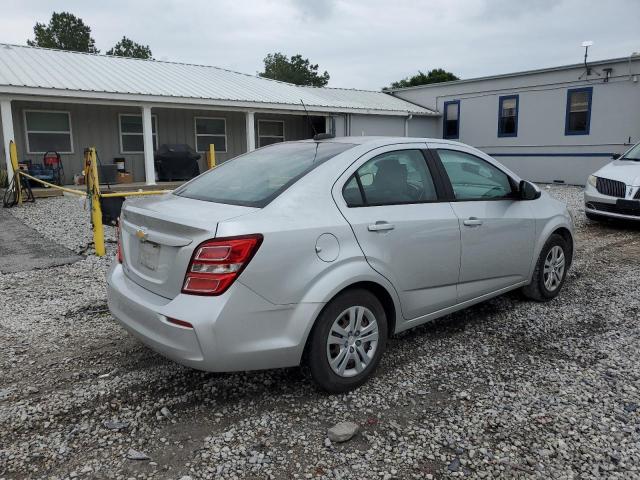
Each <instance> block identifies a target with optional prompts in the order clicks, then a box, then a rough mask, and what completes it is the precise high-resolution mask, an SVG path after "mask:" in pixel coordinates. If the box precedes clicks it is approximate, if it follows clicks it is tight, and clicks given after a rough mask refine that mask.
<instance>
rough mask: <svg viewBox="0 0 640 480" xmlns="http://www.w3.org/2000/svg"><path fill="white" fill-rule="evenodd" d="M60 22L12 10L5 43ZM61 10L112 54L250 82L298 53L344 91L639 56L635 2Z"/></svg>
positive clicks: (482, 0) (46, 13)
mask: <svg viewBox="0 0 640 480" xmlns="http://www.w3.org/2000/svg"><path fill="white" fill-rule="evenodd" d="M52 11H53V9H52V7H51V6H50V1H49V0H5V4H4V5H3V12H2V14H3V20H4V21H3V29H2V30H1V31H0V41H2V42H9V43H20V44H24V43H25V42H26V40H27V39H28V38H31V37H32V36H33V31H32V29H33V25H34V24H35V22H36V21H40V22H47V21H48V20H49V18H50V16H51V13H52ZM55 11H70V12H72V13H74V14H75V15H77V16H79V17H81V18H82V19H83V20H84V21H85V22H86V23H87V24H89V25H90V26H91V28H92V32H93V36H94V38H95V39H96V44H97V46H98V48H99V49H100V50H101V51H103V52H104V51H106V50H108V49H109V48H111V47H112V46H113V45H114V44H115V43H116V42H117V41H118V40H119V39H120V38H122V36H123V35H126V36H128V37H130V38H132V39H134V40H135V41H137V42H139V43H144V44H148V45H149V46H150V47H151V50H152V51H153V55H154V57H155V58H162V59H168V60H172V61H178V62H188V63H199V64H206V65H215V66H219V67H223V68H230V69H232V70H237V71H241V72H246V73H251V74H254V73H255V72H258V71H261V70H262V67H263V64H262V59H263V58H264V57H265V56H266V55H267V54H268V53H272V52H282V53H285V54H286V55H292V54H296V53H300V54H301V55H303V56H304V57H308V58H309V60H310V61H311V62H312V63H317V64H318V65H319V67H320V70H321V71H324V70H327V71H328V72H329V73H330V75H331V80H330V83H329V85H330V86H335V87H353V88H369V89H380V88H382V87H384V86H387V85H389V84H390V83H391V82H393V81H396V80H398V79H400V78H403V77H406V76H408V75H412V74H414V73H416V72H417V71H418V70H423V71H426V70H429V69H432V68H444V69H446V70H449V71H452V72H454V73H455V74H456V75H458V76H460V77H462V78H471V77H475V76H482V75H492V74H498V73H507V72H514V71H519V70H526V69H532V68H540V67H547V66H554V65H562V64H568V63H577V62H579V61H580V60H581V55H582V54H583V49H581V48H580V42H582V41H583V40H587V39H588V40H593V41H594V42H595V45H594V47H593V48H591V49H590V51H589V53H590V58H591V59H594V60H595V59H601V58H609V57H621V56H625V55H628V54H630V53H631V52H632V51H638V50H640V42H639V41H638V35H637V19H638V18H640V1H637V0H608V1H607V2H604V1H601V2H592V3H589V4H588V5H586V2H584V0H561V1H560V0H559V1H551V0H529V1H526V2H522V1H517V0H456V1H450V0H429V1H428V2H425V1H420V0H395V1H394V2H389V1H388V0H287V1H284V0H278V1H276V0H243V1H238V0H216V1H210V0H190V1H189V2H188V3H187V2H181V1H179V0H137V1H135V2H132V1H130V0H110V1H109V2H78V1H77V0H58V1H57V2H56V8H55ZM612 25H614V26H615V28H611V26H612Z"/></svg>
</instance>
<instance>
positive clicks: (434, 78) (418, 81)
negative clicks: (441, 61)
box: [390, 68, 460, 88]
mask: <svg viewBox="0 0 640 480" xmlns="http://www.w3.org/2000/svg"><path fill="white" fill-rule="evenodd" d="M452 80H460V79H459V78H458V77H456V76H455V75H454V74H453V73H451V72H447V71H446V70H444V69H442V68H434V69H433V70H429V71H428V72H427V73H424V72H421V71H420V70H418V73H417V75H413V76H411V77H407V78H403V79H402V80H399V81H397V82H393V83H392V84H391V87H390V88H404V87H415V86H418V85H427V84H429V83H440V82H451V81H452Z"/></svg>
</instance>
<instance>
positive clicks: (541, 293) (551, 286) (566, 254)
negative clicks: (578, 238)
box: [522, 233, 572, 302]
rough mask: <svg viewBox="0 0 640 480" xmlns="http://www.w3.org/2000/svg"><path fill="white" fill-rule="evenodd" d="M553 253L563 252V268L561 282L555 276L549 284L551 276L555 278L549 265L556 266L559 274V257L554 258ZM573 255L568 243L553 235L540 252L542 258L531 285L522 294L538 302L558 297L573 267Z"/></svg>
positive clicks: (560, 274)
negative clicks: (570, 268)
mask: <svg viewBox="0 0 640 480" xmlns="http://www.w3.org/2000/svg"><path fill="white" fill-rule="evenodd" d="M558 249H560V250H558ZM552 251H553V252H555V253H558V252H559V251H561V252H562V259H563V263H562V264H563V268H562V271H561V273H559V276H560V279H559V280H558V275H555V279H554V278H551V282H548V280H549V276H553V273H552V271H553V270H554V269H553V268H552V269H551V270H549V265H556V268H555V271H556V273H558V272H559V270H558V267H557V265H558V263H559V261H558V260H554V259H555V258H558V257H554V253H552ZM571 255H572V252H571V249H570V247H569V245H568V244H567V241H566V240H565V239H564V238H562V237H561V236H560V235H558V234H557V233H554V234H553V235H551V236H550V237H549V239H548V240H547V242H546V243H545V244H544V246H543V247H542V250H541V251H540V256H539V257H538V261H537V262H536V268H535V270H534V271H533V276H532V277H531V283H530V284H529V285H527V286H526V287H523V288H522V293H523V294H524V295H525V296H526V297H527V298H530V299H531V300H535V301H537V302H548V301H549V300H551V299H553V298H555V297H557V296H558V294H559V293H560V290H562V286H563V285H564V281H565V279H566V278H567V270H568V269H569V266H570V265H571ZM547 262H548V265H547V273H545V265H546V264H547Z"/></svg>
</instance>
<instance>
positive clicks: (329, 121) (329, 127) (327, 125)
mask: <svg viewBox="0 0 640 480" xmlns="http://www.w3.org/2000/svg"><path fill="white" fill-rule="evenodd" d="M324 131H325V133H329V134H333V135H335V133H336V132H334V131H333V117H332V116H326V117H324Z"/></svg>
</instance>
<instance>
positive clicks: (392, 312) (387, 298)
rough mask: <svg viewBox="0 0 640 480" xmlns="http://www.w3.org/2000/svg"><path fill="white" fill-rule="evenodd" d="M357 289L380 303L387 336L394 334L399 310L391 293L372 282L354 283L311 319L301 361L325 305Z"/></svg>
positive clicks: (341, 290)
mask: <svg viewBox="0 0 640 480" xmlns="http://www.w3.org/2000/svg"><path fill="white" fill-rule="evenodd" d="M357 289H362V290H367V291H368V292H370V293H372V294H373V295H374V296H375V297H376V298H377V299H378V300H379V301H380V303H381V304H382V308H383V309H384V313H385V316H386V317H387V331H388V335H389V336H391V335H393V334H394V332H395V330H396V324H397V322H396V320H397V315H398V313H399V312H400V309H399V305H397V303H396V301H395V300H394V297H393V295H392V294H391V292H389V290H388V289H387V287H385V286H383V285H382V284H380V283H378V282H375V281H372V280H360V281H356V282H353V283H351V284H349V285H346V286H344V287H343V288H341V289H340V290H338V291H337V292H335V293H334V294H333V295H332V296H331V298H330V299H329V300H327V302H326V303H325V305H324V307H323V308H322V309H320V311H319V312H318V313H317V314H316V316H315V318H314V319H313V322H312V325H311V328H310V329H309V331H308V332H307V338H306V339H305V344H304V350H303V353H302V358H303V361H304V358H305V356H306V354H307V352H308V350H309V342H310V340H311V337H312V333H313V330H314V328H316V325H317V324H318V318H320V315H322V313H323V312H324V311H325V309H326V308H327V305H329V303H331V301H332V300H333V299H334V298H336V297H337V296H339V295H341V294H343V293H344V292H347V291H349V290H357Z"/></svg>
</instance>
